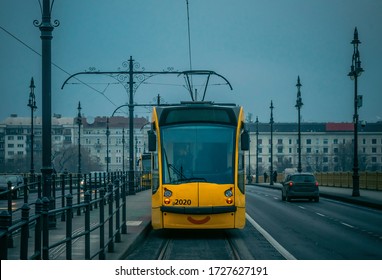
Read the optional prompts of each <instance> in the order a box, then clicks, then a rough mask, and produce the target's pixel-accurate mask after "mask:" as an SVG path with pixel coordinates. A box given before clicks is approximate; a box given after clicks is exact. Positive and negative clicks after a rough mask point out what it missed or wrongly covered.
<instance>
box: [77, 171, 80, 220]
mask: <svg viewBox="0 0 382 280" xmlns="http://www.w3.org/2000/svg"><path fill="white" fill-rule="evenodd" d="M80 203H81V174H77V204H80ZM77 216H81V208H80V207H78V208H77Z"/></svg>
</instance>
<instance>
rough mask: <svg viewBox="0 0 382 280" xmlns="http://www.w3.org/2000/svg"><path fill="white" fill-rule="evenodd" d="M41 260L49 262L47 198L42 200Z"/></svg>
mask: <svg viewBox="0 0 382 280" xmlns="http://www.w3.org/2000/svg"><path fill="white" fill-rule="evenodd" d="M42 259H43V260H49V198H47V197H43V198H42Z"/></svg>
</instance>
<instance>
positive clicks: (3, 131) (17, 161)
mask: <svg viewBox="0 0 382 280" xmlns="http://www.w3.org/2000/svg"><path fill="white" fill-rule="evenodd" d="M106 120H107V118H106V117H96V118H95V119H92V120H91V121H90V120H87V119H86V118H85V117H83V118H82V125H81V126H80V131H79V130H78V129H79V128H78V123H77V118H67V117H65V118H64V117H62V116H60V115H54V116H53V118H52V157H53V159H52V161H54V157H55V156H56V155H57V154H59V153H60V152H61V153H62V149H65V148H69V147H74V146H76V147H78V135H79V132H80V138H81V139H80V144H81V150H82V151H83V150H86V151H87V152H88V153H89V154H90V156H91V157H92V158H93V159H94V160H95V161H97V162H99V163H100V165H101V166H102V169H103V170H97V171H106V165H107V149H106V147H107V139H106ZM88 121H89V122H88ZM33 123H34V141H33V142H34V145H33V146H34V161H35V162H36V167H35V168H36V170H35V171H36V172H40V168H41V166H40V165H41V164H40V165H39V164H38V163H41V158H42V119H41V117H35V118H34V120H33ZM148 123H149V122H148V120H147V119H146V118H139V117H137V118H135V119H134V138H135V139H134V157H135V159H137V158H139V156H140V155H141V153H143V152H144V151H146V150H147V149H146V147H147V130H148V129H149V128H150V126H149V125H146V124H148ZM109 131H110V134H109V170H110V171H122V169H123V167H125V168H126V170H128V168H129V166H128V164H129V160H128V159H129V141H128V136H129V119H128V118H126V117H119V116H117V117H111V118H109ZM123 138H125V141H124V142H125V145H123V144H122V143H123ZM30 152H31V119H30V118H28V117H18V116H17V115H11V116H10V117H8V118H6V119H5V120H4V121H2V122H1V123H0V173H2V172H9V169H10V167H11V166H12V167H13V170H12V172H15V170H14V166H18V168H17V170H16V171H17V172H28V171H29V165H30ZM123 154H124V156H125V157H124V158H125V160H124V162H123ZM53 167H54V168H58V166H53ZM75 170H77V167H76V169H75ZM56 171H57V172H62V171H63V170H60V169H58V170H56Z"/></svg>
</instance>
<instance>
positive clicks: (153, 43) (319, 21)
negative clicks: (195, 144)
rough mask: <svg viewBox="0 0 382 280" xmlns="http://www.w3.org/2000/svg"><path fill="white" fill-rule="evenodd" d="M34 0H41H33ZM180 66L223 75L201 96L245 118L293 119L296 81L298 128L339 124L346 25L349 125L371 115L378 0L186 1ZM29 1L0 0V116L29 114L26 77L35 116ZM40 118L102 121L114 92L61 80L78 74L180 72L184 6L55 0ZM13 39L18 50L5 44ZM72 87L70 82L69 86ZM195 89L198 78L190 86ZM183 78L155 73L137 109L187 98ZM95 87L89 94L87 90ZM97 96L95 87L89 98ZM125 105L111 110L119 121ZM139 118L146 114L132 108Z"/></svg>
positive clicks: (94, 83) (116, 87)
mask: <svg viewBox="0 0 382 280" xmlns="http://www.w3.org/2000/svg"><path fill="white" fill-rule="evenodd" d="M42 1H43V0H41V2H42ZM189 12H190V31H191V65H192V69H194V70H197V69H203V70H212V71H215V72H217V73H218V74H220V75H222V76H224V77H225V78H226V79H227V80H228V81H229V82H230V83H231V85H232V87H233V90H232V91H231V90H230V89H229V87H228V86H226V85H224V84H223V81H222V80H220V79H213V80H211V81H210V84H211V86H210V87H209V89H208V91H207V97H206V100H212V101H215V102H234V103H236V104H239V105H242V106H244V109H245V112H246V114H248V113H251V114H252V115H253V118H256V116H258V117H259V121H260V122H269V118H270V109H269V106H270V102H271V100H273V104H274V107H275V109H274V120H275V122H296V121H297V110H296V108H295V107H294V105H295V103H296V93H297V88H296V83H297V76H298V75H299V76H300V79H301V84H302V87H301V94H302V101H303V103H304V105H303V107H302V109H301V115H302V120H303V121H309V122H316V121H317V122H351V121H352V115H353V113H354V111H353V110H354V109H353V108H354V107H353V102H354V99H353V98H354V82H353V81H351V80H350V79H349V77H348V76H347V74H348V73H349V71H350V65H351V58H352V53H353V48H352V45H351V44H350V42H351V41H352V39H353V33H354V28H355V27H357V28H358V32H359V39H360V41H361V42H362V44H361V45H360V47H359V51H360V55H361V61H362V67H363V68H364V70H365V72H364V73H363V75H362V76H361V77H360V78H359V83H358V84H359V87H358V92H359V94H361V95H363V107H362V108H361V109H360V110H359V115H360V120H366V121H368V122H375V121H379V120H381V118H382V106H381V104H382V78H381V73H382V71H381V67H382V1H380V0H363V1H357V0H316V1H314V0H311V1H306V0H189ZM35 19H37V20H39V21H41V10H40V5H39V1H38V0H12V1H6V0H1V1H0V92H1V102H0V108H1V110H0V120H4V119H5V118H6V117H8V116H9V115H10V114H13V113H14V114H18V115H19V116H25V117H27V116H29V115H30V109H29V107H27V103H28V96H29V83H30V79H31V77H32V76H33V77H34V80H35V86H36V89H35V94H36V100H37V106H38V109H37V111H36V115H39V116H40V115H41V99H42V96H41V56H39V55H38V54H36V52H38V53H41V39H40V31H39V29H38V28H36V27H35V26H34V25H33V21H34V20H35ZM56 19H57V20H59V21H60V25H59V26H58V27H57V28H55V29H54V31H53V40H52V62H53V63H54V64H55V65H57V66H58V67H59V68H58V67H56V66H52V112H53V113H57V114H62V115H63V116H76V114H77V105H78V102H79V101H80V102H81V106H82V108H83V110H82V112H83V114H84V115H85V116H87V117H89V116H92V117H95V116H110V115H111V114H112V113H113V112H114V110H115V109H116V108H117V107H118V106H120V105H123V104H126V102H128V95H127V92H126V91H125V88H124V87H123V86H121V85H120V84H117V83H116V81H115V80H114V79H112V78H110V77H101V76H98V75H97V76H94V75H93V76H79V78H80V79H81V80H82V81H83V82H86V83H87V84H88V85H89V86H91V87H92V88H93V89H91V88H90V87H88V86H85V85H83V84H82V85H81V84H72V83H70V84H68V85H66V86H65V87H64V89H63V90H61V85H62V84H63V82H64V81H65V80H66V79H67V78H68V77H69V75H68V73H70V74H74V73H77V72H81V71H84V70H88V69H89V67H95V68H96V69H98V70H100V71H116V70H118V69H122V70H126V68H124V67H123V62H125V61H127V60H128V59H129V58H130V56H132V57H133V59H134V60H135V61H136V62H138V63H139V65H140V67H141V68H144V69H145V70H147V71H162V70H167V69H168V67H171V69H174V70H178V71H184V70H189V69H190V60H189V48H188V33H187V6H186V0H139V1H138V0H109V1H105V0H55V1H54V5H53V11H52V22H53V21H54V20H56ZM15 37H16V38H17V39H18V40H21V41H22V43H21V42H20V41H18V40H16V39H15ZM72 82H76V81H75V80H72ZM193 82H194V84H195V86H198V85H201V83H202V81H199V80H195V81H193ZM183 85H184V79H183V78H182V77H177V76H176V75H174V76H171V77H170V76H156V77H153V78H150V79H148V80H147V81H146V82H145V83H143V84H141V85H140V86H139V87H138V89H137V90H136V93H135V96H134V99H135V101H136V102H137V103H152V102H153V100H154V98H155V97H156V96H157V95H158V94H160V95H161V97H162V98H163V101H164V102H168V103H173V102H178V101H182V100H189V99H190V98H189V95H188V92H187V91H186V89H185V88H184V87H183ZM95 89H96V90H95ZM100 92H103V94H101V93H100ZM125 112H127V110H126V108H125V109H124V110H121V111H120V112H118V114H120V115H123V114H125ZM136 114H137V115H139V116H149V115H150V113H149V111H148V109H147V108H142V107H141V108H136Z"/></svg>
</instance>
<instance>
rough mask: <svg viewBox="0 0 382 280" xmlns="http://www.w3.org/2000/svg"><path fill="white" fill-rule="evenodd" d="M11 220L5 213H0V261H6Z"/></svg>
mask: <svg viewBox="0 0 382 280" xmlns="http://www.w3.org/2000/svg"><path fill="white" fill-rule="evenodd" d="M11 223H12V218H11V215H10V214H9V213H8V212H7V211H2V212H1V213H0V247H1V250H0V259H2V260H7V259H8V238H9V233H8V228H9V227H10V226H11Z"/></svg>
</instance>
